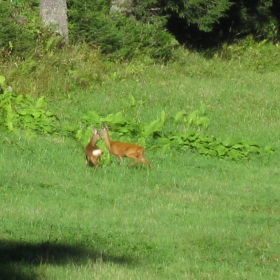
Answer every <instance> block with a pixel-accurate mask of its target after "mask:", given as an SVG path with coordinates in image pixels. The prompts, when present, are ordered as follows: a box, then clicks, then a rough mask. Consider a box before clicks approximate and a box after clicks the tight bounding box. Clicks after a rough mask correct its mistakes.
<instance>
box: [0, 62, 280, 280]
mask: <svg viewBox="0 0 280 280" xmlns="http://www.w3.org/2000/svg"><path fill="white" fill-rule="evenodd" d="M189 59H190V62H191V61H192V60H193V62H195V63H198V62H199V63H200V64H193V65H192V64H191V63H190V64H189V65H186V64H184V65H182V64H179V63H175V64H171V65H169V66H159V65H150V66H145V68H144V70H143V65H138V66H137V64H136V65H135V66H133V67H135V68H133V71H134V72H133V73H135V74H133V75H132V74H131V72H129V73H128V72H125V70H127V69H125V67H128V66H123V67H124V68H119V69H118V71H119V72H118V73H117V74H118V75H119V78H118V79H116V75H117V74H114V73H113V74H110V75H112V79H111V80H107V81H106V82H104V84H102V85H101V86H100V87H98V88H95V89H92V90H89V91H82V90H81V91H77V92H75V93H74V92H70V93H69V95H68V96H65V97H61V96H52V95H51V94H50V96H48V99H49V101H50V107H51V109H52V111H54V112H55V113H56V114H57V115H58V116H59V118H60V119H61V120H65V121H68V122H69V123H76V124H79V121H80V119H81V118H82V116H83V114H85V113H86V112H87V111H88V110H91V109H92V110H97V111H98V112H99V113H100V114H104V115H107V114H109V113H115V112H118V111H123V113H124V114H125V115H127V116H133V117H134V118H136V119H138V120H139V122H150V121H152V120H154V119H156V118H157V117H158V116H159V115H160V113H161V111H162V110H164V111H165V112H166V115H167V116H174V115H175V114H176V113H177V112H178V111H180V110H183V109H184V110H186V111H188V112H191V111H193V110H195V109H197V108H199V106H200V105H201V104H202V103H203V104H205V105H206V108H207V110H206V113H207V116H208V117H209V118H210V123H209V128H208V129H207V130H206V133H208V134H211V135H214V136H216V137H236V138H242V139H245V140H247V141H257V142H258V143H260V144H261V145H271V146H273V147H275V148H276V153H275V154H274V155H271V156H258V157H256V158H252V159H251V160H244V161H239V162H235V161H229V160H220V159H217V158H206V157H203V156H200V155H198V154H196V153H192V152H191V151H187V152H185V153H182V152H180V153H179V152H177V151H172V150H171V151H168V152H166V153H165V152H160V151H154V150H150V149H149V147H147V150H146V154H145V155H146V157H147V159H148V160H149V161H150V162H151V165H152V169H151V170H149V169H147V168H146V166H135V167H132V168H130V167H129V166H128V165H129V159H126V160H125V165H124V166H120V165H119V162H118V160H117V158H111V162H110V163H109V164H108V163H106V164H103V165H102V164H101V166H100V168H99V169H97V170H94V169H93V168H91V167H86V166H85V164H84V154H83V147H82V146H81V145H80V144H79V143H78V142H76V141H75V140H73V139H68V138H63V137H59V136H44V135H41V136H38V135H33V134H31V133H30V132H27V133H26V132H23V131H16V132H15V133H13V134H12V133H10V134H9V133H5V134H1V135H0V143H1V145H0V167H1V168H0V192H1V196H0V213H1V215H0V224H1V228H0V258H1V259H3V260H4V261H3V262H2V263H1V265H0V275H3V276H2V277H4V278H3V279H30V280H31V279H83V280H84V279H277V278H278V277H279V275H280V269H279V258H280V255H279V252H280V244H279V241H278V239H279V238H278V235H279V231H280V226H279V212H280V207H279V205H280V204H279V197H280V193H279V175H280V169H279V151H278V150H279V148H280V145H279V144H280V142H279V141H280V140H279V139H280V137H279V136H280V132H279V129H277V128H278V126H279V112H278V111H277V108H278V107H279V106H280V104H279V100H278V98H277V94H276V92H277V88H279V86H280V84H279V79H278V78H277V73H276V72H275V74H274V73H267V74H264V73H263V74H260V73H258V72H254V71H252V70H250V71H248V69H240V68H238V67H237V65H235V64H229V63H228V64H226V63H225V62H218V61H215V60H211V61H209V60H205V59H202V58H198V57H190V58H189ZM229 66H230V67H232V68H230V67H229ZM129 67H130V68H129V69H130V71H131V69H132V68H131V67H132V66H131V65H130V66H129ZM137 67H138V68H137ZM108 75H109V74H108ZM110 75H109V76H110ZM129 94H132V95H133V96H134V98H135V100H136V104H137V105H136V106H131V105H130V101H129V97H128V96H129ZM93 125H94V124H93ZM165 129H166V131H170V133H172V132H176V131H177V130H178V131H180V130H184V129H186V128H185V127H184V126H182V125H178V124H174V122H172V121H171V120H170V119H167V122H166V128H165ZM104 152H105V153H106V151H104ZM0 278H1V277H0Z"/></svg>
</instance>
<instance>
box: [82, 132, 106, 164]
mask: <svg viewBox="0 0 280 280" xmlns="http://www.w3.org/2000/svg"><path fill="white" fill-rule="evenodd" d="M100 139H101V138H100V135H99V134H98V132H97V130H96V129H95V128H94V129H93V130H92V137H91V139H90V141H89V143H88V144H87V145H86V148H85V154H86V165H88V164H89V162H90V161H91V162H92V164H93V165H94V167H95V168H97V167H98V158H99V157H100V156H101V154H102V151H101V149H99V148H98V147H97V146H96V145H95V144H96V142H97V141H98V140H100Z"/></svg>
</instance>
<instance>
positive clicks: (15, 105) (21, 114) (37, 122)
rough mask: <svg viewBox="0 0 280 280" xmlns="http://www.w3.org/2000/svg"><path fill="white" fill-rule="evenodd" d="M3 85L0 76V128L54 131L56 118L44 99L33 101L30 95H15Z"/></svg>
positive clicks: (43, 131) (3, 81)
mask: <svg viewBox="0 0 280 280" xmlns="http://www.w3.org/2000/svg"><path fill="white" fill-rule="evenodd" d="M4 83H5V78H4V77H3V76H0V85H1V87H2V88H3V90H4V92H3V93H2V94H1V95H0V109H1V110H0V112H1V113H0V116H1V118H0V126H2V127H3V128H6V129H8V130H9V131H12V130H14V128H15V127H18V128H23V129H31V130H34V131H38V132H42V133H54V132H55V131H56V126H55V121H56V117H55V116H54V114H53V113H52V112H50V111H49V110H48V109H47V104H46V102H45V98H44V97H40V98H38V99H37V100H35V99H34V98H33V97H32V96H30V95H22V94H20V95H15V94H13V92H12V89H11V88H7V87H6V86H5V84H4Z"/></svg>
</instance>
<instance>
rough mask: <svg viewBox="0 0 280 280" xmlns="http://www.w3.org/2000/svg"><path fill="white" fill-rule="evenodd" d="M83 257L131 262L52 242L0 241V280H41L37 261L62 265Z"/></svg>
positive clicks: (123, 263)
mask: <svg viewBox="0 0 280 280" xmlns="http://www.w3.org/2000/svg"><path fill="white" fill-rule="evenodd" d="M87 260H92V261H96V260H101V261H103V262H112V263H115V264H119V265H127V264H130V263H132V259H131V258H130V257H126V256H112V255H105V254H102V255H101V253H100V252H94V251H90V250H86V249H83V248H82V247H80V246H72V245H67V244H55V243H53V244H52V243H48V242H46V243H41V244H32V243H21V242H12V241H0V279H1V280H36V279H39V278H40V279H41V278H42V275H40V276H39V275H38V272H36V267H37V266H39V265H41V264H51V265H63V264H67V263H74V264H82V263H86V261H87Z"/></svg>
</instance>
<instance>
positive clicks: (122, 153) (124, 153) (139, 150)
mask: <svg viewBox="0 0 280 280" xmlns="http://www.w3.org/2000/svg"><path fill="white" fill-rule="evenodd" d="M108 131H109V128H108V126H107V125H104V127H103V129H101V130H99V132H98V133H99V135H100V136H101V137H102V138H103V139H104V141H105V144H106V146H107V149H108V150H109V152H110V154H112V155H114V156H116V157H117V158H118V159H119V161H120V164H123V157H128V158H131V159H134V162H132V163H131V164H130V166H132V165H134V164H137V163H141V162H142V163H144V164H146V165H147V166H148V167H149V168H151V165H150V163H149V162H148V161H147V160H146V159H145V157H144V152H145V149H144V148H143V147H141V146H138V145H136V144H132V143H123V142H117V141H112V140H111V139H110V136H109V132H108Z"/></svg>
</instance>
